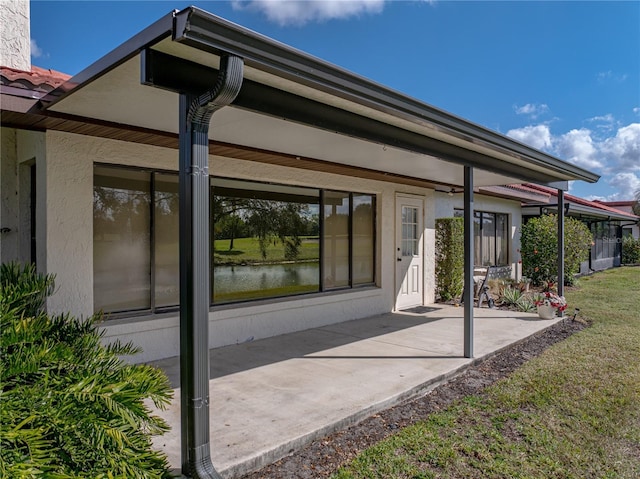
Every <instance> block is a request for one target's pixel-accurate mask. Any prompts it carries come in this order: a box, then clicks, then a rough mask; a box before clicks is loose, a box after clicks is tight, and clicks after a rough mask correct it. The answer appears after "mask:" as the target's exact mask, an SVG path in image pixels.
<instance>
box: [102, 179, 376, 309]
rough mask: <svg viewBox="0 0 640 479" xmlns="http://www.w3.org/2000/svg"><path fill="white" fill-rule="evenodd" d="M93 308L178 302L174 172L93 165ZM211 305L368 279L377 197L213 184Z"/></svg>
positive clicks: (371, 272)
mask: <svg viewBox="0 0 640 479" xmlns="http://www.w3.org/2000/svg"><path fill="white" fill-rule="evenodd" d="M94 174H95V179H94V302H95V309H96V310H103V311H105V312H124V311H152V312H155V311H163V310H166V309H175V308H176V307H177V306H178V304H179V274H180V272H179V250H178V241H179V232H178V228H179V226H178V223H179V221H178V176H177V175H176V174H175V173H168V172H158V171H148V170H138V169H128V168H123V167H112V166H96V167H95V172H94ZM211 202H212V204H211V215H212V218H211V228H212V232H211V238H212V243H211V258H212V270H211V276H212V282H211V283H212V291H211V301H212V303H213V304H221V303H230V302H238V301H248V300H255V299H261V298H273V297H281V296H291V295H296V294H303V293H310V292H319V291H328V290H334V289H341V288H351V287H355V286H360V285H367V284H373V283H374V282H375V260H374V258H375V208H376V206H375V196H374V195H368V194H360V193H351V192H338V191H324V190H319V189H314V188H304V187H293V186H286V185H275V184H267V183H259V182H251V181H241V180H234V179H226V178H212V179H211Z"/></svg>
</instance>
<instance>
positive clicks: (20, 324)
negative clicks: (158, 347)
mask: <svg viewBox="0 0 640 479" xmlns="http://www.w3.org/2000/svg"><path fill="white" fill-rule="evenodd" d="M53 290H54V281H53V277H52V276H51V275H42V274H38V273H37V272H36V270H35V268H34V266H33V265H27V266H20V265H18V264H15V263H11V264H3V265H1V266H0V477H7V478H9V477H11V478H32V477H34V478H35V477H56V478H64V477H78V478H116V477H117V478H164V477H171V474H170V471H169V466H168V463H167V460H166V457H165V456H164V455H163V454H161V453H159V452H157V451H154V450H153V449H152V447H151V436H152V435H155V434H162V433H163V432H165V431H167V430H168V425H167V424H166V423H165V422H164V421H163V420H162V419H160V418H159V417H156V416H154V415H153V414H152V413H151V411H150V409H149V407H148V406H147V405H146V401H147V400H150V401H151V402H153V403H154V404H155V405H156V406H157V407H159V408H162V407H165V406H166V405H167V404H168V403H169V401H170V399H171V395H172V390H171V388H170V385H169V381H168V379H167V377H166V376H165V375H164V373H162V372H161V371H160V370H157V369H155V368H152V367H150V366H146V365H131V364H127V363H125V362H124V361H123V360H122V359H121V358H120V356H123V355H130V354H135V353H136V352H138V350H137V349H136V348H135V347H134V346H133V345H132V344H119V343H117V344H113V345H109V346H103V345H102V343H101V341H100V339H101V335H100V333H99V332H98V331H97V330H96V327H95V326H96V323H97V322H98V321H100V317H99V316H93V317H91V318H89V319H87V320H80V319H77V318H74V317H72V316H70V315H54V316H50V315H48V314H47V313H46V312H45V311H44V310H43V304H44V301H45V299H46V297H47V296H48V295H50V294H51V293H52V292H53Z"/></svg>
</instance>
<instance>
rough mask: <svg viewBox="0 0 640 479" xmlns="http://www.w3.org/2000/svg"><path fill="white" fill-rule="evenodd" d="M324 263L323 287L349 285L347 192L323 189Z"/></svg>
mask: <svg viewBox="0 0 640 479" xmlns="http://www.w3.org/2000/svg"><path fill="white" fill-rule="evenodd" d="M323 203H324V212H323V215H324V238H323V245H324V250H323V253H324V263H323V271H324V277H323V284H324V288H325V289H333V288H342V287H345V286H349V218H350V215H349V211H350V206H349V203H350V200H349V193H344V192H340V191H325V192H324V197H323Z"/></svg>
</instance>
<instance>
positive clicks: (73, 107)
mask: <svg viewBox="0 0 640 479" xmlns="http://www.w3.org/2000/svg"><path fill="white" fill-rule="evenodd" d="M224 53H230V54H233V55H237V56H240V57H242V58H243V59H244V64H245V73H244V82H243V86H242V90H241V91H240V94H239V95H238V97H237V98H236V100H235V101H234V102H233V103H232V104H231V105H230V106H229V107H226V108H223V109H222V110H220V111H219V112H217V113H216V114H215V115H214V117H213V120H212V122H211V128H210V132H209V135H210V138H211V139H212V142H216V143H218V144H219V143H220V142H221V143H223V144H229V145H239V146H241V147H245V148H248V149H255V151H265V152H276V153H281V154H283V155H289V156H290V160H291V164H292V165H293V166H295V161H296V160H300V161H304V160H320V161H321V162H329V163H327V165H330V164H334V165H340V166H347V167H352V168H357V169H363V170H368V171H374V172H378V173H382V174H383V175H389V176H390V178H389V179H392V178H393V177H396V176H397V177H405V178H414V179H417V180H422V181H424V182H425V183H426V184H431V185H433V186H434V187H437V186H438V185H444V186H463V185H464V175H463V171H464V169H463V168H462V167H461V165H466V166H471V167H473V168H474V169H476V171H475V179H474V181H475V185H476V186H488V185H502V184H510V183H516V182H533V183H539V184H554V183H557V184H559V185H562V184H563V183H562V182H566V181H568V180H584V181H587V182H596V181H597V180H598V179H599V176H598V175H596V174H594V173H591V172H589V171H586V170H584V169H581V168H579V167H577V166H575V165H572V164H570V163H567V162H564V161H562V160H560V159H558V158H556V157H553V156H551V155H548V154H546V153H543V152H541V151H538V150H536V149H534V148H531V147H529V146H526V145H524V144H522V143H519V142H517V141H514V140H512V139H510V138H507V137H506V136H503V135H501V134H499V133H496V132H493V131H491V130H488V129H486V128H483V127H481V126H478V125H476V124H473V123H471V122H469V121H466V120H463V119H461V118H459V117H456V116H454V115H451V114H449V113H447V112H444V111H442V110H439V109H437V108H434V107H433V106H430V105H427V104H425V103H422V102H420V101H418V100H415V99H413V98H410V97H408V96H406V95H403V94H401V93H398V92H396V91H393V90H391V89H389V88H386V87H384V86H381V85H379V84H377V83H374V82H372V81H370V80H367V79H365V78H363V77H361V76H358V75H355V74H353V73H350V72H348V71H346V70H344V69H342V68H339V67H337V66H335V65H332V64H329V63H327V62H324V61H322V60H320V59H318V58H315V57H313V56H310V55H308V54H306V53H304V52H301V51H299V50H296V49H293V48H291V47H289V46H287V45H284V44H282V43H279V42H277V41H274V40H272V39H270V38H267V37H265V36H263V35H260V34H258V33H255V32H253V31H251V30H248V29H246V28H243V27H241V26H238V25H236V24H233V23H231V22H228V21H226V20H224V19H222V18H219V17H217V16H215V15H212V14H210V13H207V12H205V11H202V10H199V9H197V8H195V7H189V8H187V9H184V10H182V11H174V12H171V13H170V14H168V15H166V16H165V17H163V18H161V19H160V20H158V21H157V22H156V23H154V24H152V25H151V26H149V27H148V28H146V29H145V30H143V31H141V32H140V33H139V34H137V35H136V36H134V37H133V38H131V39H130V40H129V41H127V42H125V43H124V44H122V45H121V46H120V47H118V48H116V49H115V50H114V51H112V52H111V53H109V54H107V55H106V56H105V57H103V58H102V59H100V60H98V61H97V62H96V63H94V64H93V65H91V66H89V67H88V68H87V69H85V70H84V71H82V72H81V73H79V74H77V75H76V76H74V77H73V78H71V79H70V80H69V81H68V82H66V83H65V84H64V85H62V86H61V87H59V88H58V89H57V91H55V92H52V94H51V95H49V96H47V97H45V98H44V99H43V100H42V105H43V110H42V111H41V112H40V113H43V114H44V115H46V116H48V117H49V118H51V117H56V118H58V119H60V120H63V122H62V123H61V125H63V124H64V123H65V122H67V123H69V122H70V121H71V122H78V121H79V122H83V123H89V124H91V123H93V124H95V125H98V126H103V127H108V128H112V127H116V128H117V129H121V130H122V131H127V130H135V131H138V132H146V133H151V134H157V135H158V136H159V137H162V136H164V137H167V136H174V135H175V137H176V138H177V133H178V95H177V94H175V93H174V92H172V91H167V90H163V89H160V88H150V87H149V86H147V85H156V86H158V85H160V84H162V85H166V83H167V81H168V82H171V81H177V80H179V81H180V83H181V85H184V84H188V85H189V87H188V88H192V91H191V92H192V93H201V92H202V91H204V90H205V89H207V88H210V86H211V85H212V84H213V82H214V81H215V78H216V75H217V68H218V66H219V61H220V55H221V54H224ZM398 74H402V71H401V70H400V69H399V71H398ZM159 79H160V83H157V82H158V81H159ZM180 88H184V86H181V87H180ZM34 126H35V125H34ZM60 129H63V127H62V126H61V127H60ZM93 131H94V132H95V131H97V130H96V129H95V128H94V129H93ZM116 138H117V136H116ZM122 139H126V136H125V135H123V137H122ZM256 159H258V160H259V158H258V157H256ZM213 173H214V174H215V172H213ZM514 180H516V181H514ZM558 182H560V183H558ZM554 186H555V185H554Z"/></svg>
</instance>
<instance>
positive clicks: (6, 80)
mask: <svg viewBox="0 0 640 479" xmlns="http://www.w3.org/2000/svg"><path fill="white" fill-rule="evenodd" d="M69 78H71V75H67V74H66V73H61V72H58V71H55V70H47V69H44V68H40V67H36V66H32V67H31V71H24V70H17V69H15V68H9V67H3V66H0V84H1V85H2V86H6V87H11V88H17V89H22V90H26V91H36V92H43V93H48V92H50V91H51V90H53V89H55V88H57V87H59V86H60V85H62V84H63V83H64V82H66V81H67V80H68V79H69Z"/></svg>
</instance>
